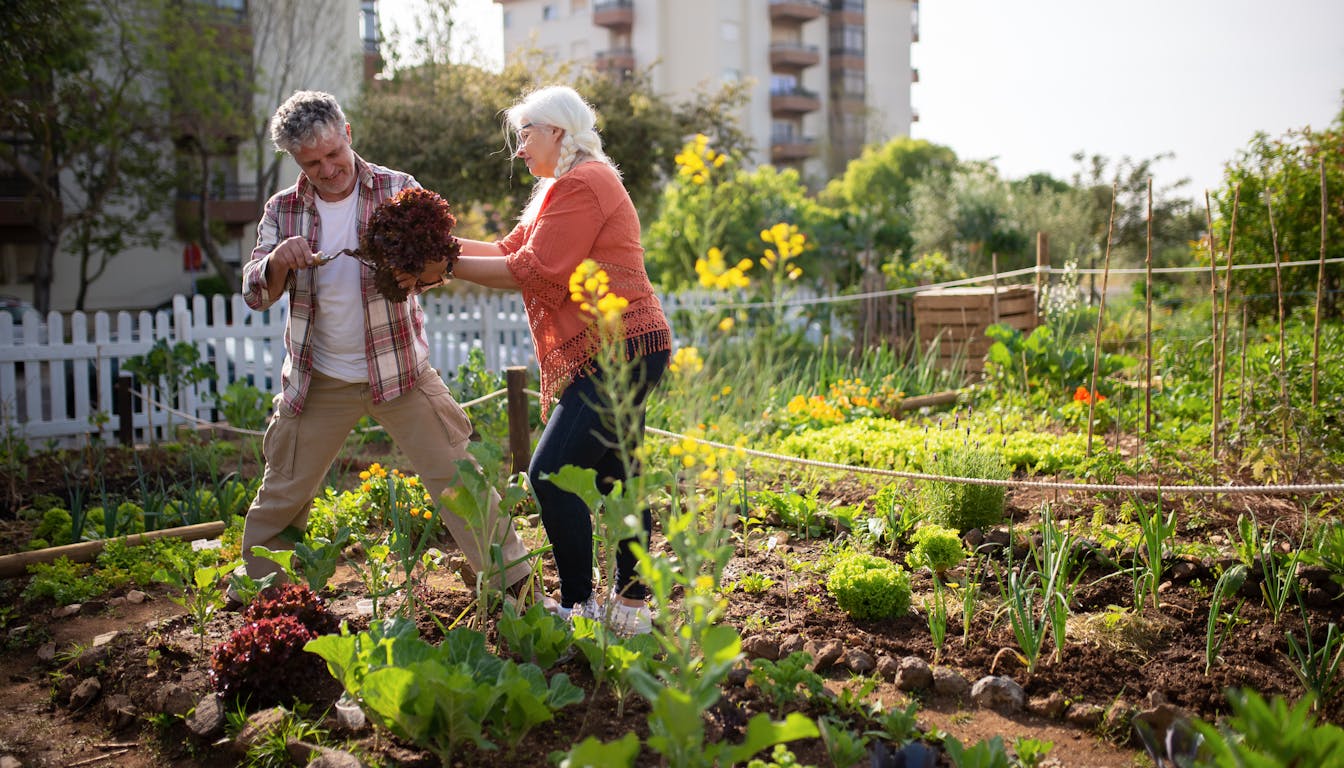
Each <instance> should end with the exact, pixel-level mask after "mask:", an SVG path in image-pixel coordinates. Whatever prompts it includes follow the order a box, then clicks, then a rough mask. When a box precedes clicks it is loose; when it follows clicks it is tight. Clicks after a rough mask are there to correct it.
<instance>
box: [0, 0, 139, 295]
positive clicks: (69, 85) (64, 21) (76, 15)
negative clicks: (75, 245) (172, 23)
mask: <svg viewBox="0 0 1344 768" xmlns="http://www.w3.org/2000/svg"><path fill="white" fill-rule="evenodd" d="M109 5H113V4H111V3H108V4H103V3H91V2H84V0H15V2H10V3H6V6H5V12H4V13H3V14H0V134H3V135H4V136H5V137H6V139H7V140H6V141H4V142H0V168H3V169H4V170H5V172H7V173H12V174H15V175H17V176H19V177H21V178H23V179H24V180H25V181H26V182H27V184H28V186H29V189H30V192H29V198H28V199H29V202H30V204H31V205H32V206H33V210H34V212H35V213H36V219H37V220H36V228H37V231H38V237H39V246H38V256H37V262H36V266H35V269H34V275H33V304H34V305H35V306H36V307H37V309H38V310H39V311H41V312H46V311H48V310H49V309H51V284H52V280H53V278H54V264H55V256H56V251H57V249H58V247H59V246H60V242H61V238H62V236H63V235H64V233H65V231H66V229H67V227H68V226H69V224H70V218H69V215H68V214H67V212H66V211H67V208H68V207H69V206H71V205H72V203H73V200H71V197H72V194H73V193H72V190H71V189H70V188H69V184H70V172H71V171H72V169H73V168H74V166H75V165H76V164H78V163H80V162H81V161H87V159H88V158H90V157H91V156H94V155H96V154H98V153H102V152H105V151H108V150H109V149H115V148H116V146H117V145H111V144H110V143H109V141H108V139H109V138H110V137H111V136H112V135H114V134H117V133H118V132H121V131H124V130H125V126H124V125H122V123H121V121H120V119H119V117H118V116H117V114H116V113H115V111H113V110H110V109H109V105H110V103H112V102H110V99H113V98H115V97H116V96H118V95H120V94H124V93H125V92H126V90H125V83H123V82H118V81H117V78H120V77H125V76H126V70H125V69H122V68H118V67H111V68H108V67H98V66H94V65H95V63H98V62H99V61H100V60H101V59H102V57H104V56H106V55H107V54H108V53H109V50H110V44H111V43H110V41H111V40H113V39H115V38H111V37H109V36H108V35H106V34H105V32H106V26H107V25H108V23H109V22H108V17H107V13H108V10H109V8H108V6H109ZM120 146H125V145H124V144H123V145H120ZM105 159H106V160H107V161H108V162H109V163H115V162H116V158H115V157H112V156H111V155H105ZM89 215H93V214H92V213H90V214H89Z"/></svg>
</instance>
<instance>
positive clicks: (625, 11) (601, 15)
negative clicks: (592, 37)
mask: <svg viewBox="0 0 1344 768" xmlns="http://www.w3.org/2000/svg"><path fill="white" fill-rule="evenodd" d="M593 23H594V24H596V25H597V26H599V27H607V28H609V29H629V28H630V27H631V25H633V24H634V23H635V3H634V0H604V2H600V3H596V4H594V5H593Z"/></svg>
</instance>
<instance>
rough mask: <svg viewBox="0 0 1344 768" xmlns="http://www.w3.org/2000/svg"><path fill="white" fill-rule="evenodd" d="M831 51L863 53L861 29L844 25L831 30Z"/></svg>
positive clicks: (852, 25) (851, 25)
mask: <svg viewBox="0 0 1344 768" xmlns="http://www.w3.org/2000/svg"><path fill="white" fill-rule="evenodd" d="M831 50H832V51H841V52H844V53H860V54H861V53H863V27H860V26H857V25H855V24H846V25H844V26H842V27H839V28H835V29H832V30H831Z"/></svg>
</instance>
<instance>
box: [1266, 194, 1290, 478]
mask: <svg viewBox="0 0 1344 768" xmlns="http://www.w3.org/2000/svg"><path fill="white" fill-rule="evenodd" d="M1273 197H1274V191H1273V190H1271V189H1269V188H1266V189H1265V210H1266V211H1267V212H1268V214H1269V239H1270V242H1271V243H1273V245H1274V296H1275V298H1276V299H1278V304H1279V408H1280V409H1281V413H1280V414H1279V440H1280V444H1279V449H1280V450H1281V451H1283V454H1284V455H1285V456H1286V455H1288V342H1287V341H1286V340H1285V339H1284V331H1283V323H1284V319H1283V254H1281V253H1279V230H1278V228H1277V227H1276V226H1275V225H1274V201H1273Z"/></svg>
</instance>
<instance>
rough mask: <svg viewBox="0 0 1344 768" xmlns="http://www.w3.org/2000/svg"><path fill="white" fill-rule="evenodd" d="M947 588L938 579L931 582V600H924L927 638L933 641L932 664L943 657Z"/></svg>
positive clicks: (945, 634) (945, 632) (945, 636)
mask: <svg viewBox="0 0 1344 768" xmlns="http://www.w3.org/2000/svg"><path fill="white" fill-rule="evenodd" d="M946 589H947V588H946V587H944V586H943V582H942V581H941V580H939V579H938V578H934V580H933V599H932V600H929V599H925V600H924V613H925V616H926V618H927V619H928V622H929V636H930V637H931V638H932V639H933V663H935V664H937V663H938V660H939V658H941V657H942V655H943V643H945V642H946V641H947V592H946V591H945V590H946Z"/></svg>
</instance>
